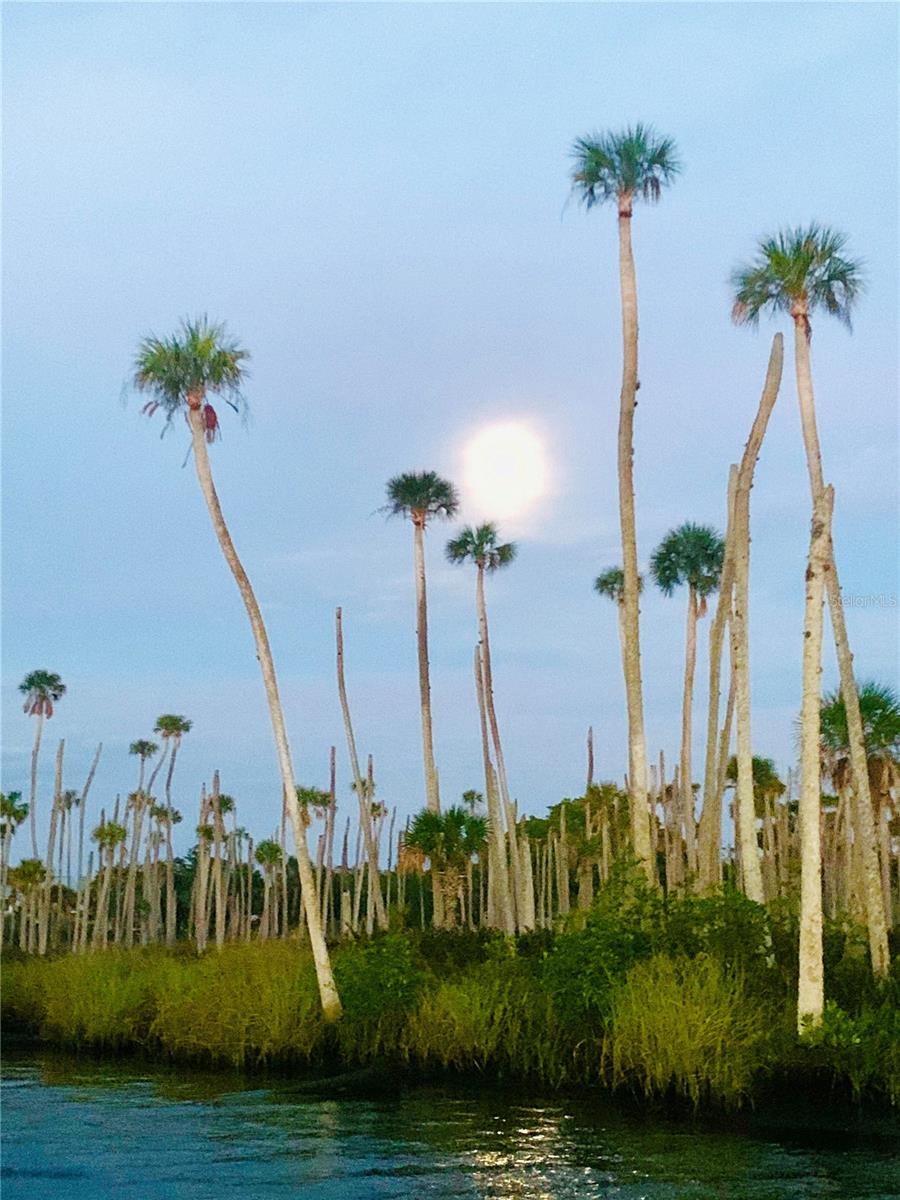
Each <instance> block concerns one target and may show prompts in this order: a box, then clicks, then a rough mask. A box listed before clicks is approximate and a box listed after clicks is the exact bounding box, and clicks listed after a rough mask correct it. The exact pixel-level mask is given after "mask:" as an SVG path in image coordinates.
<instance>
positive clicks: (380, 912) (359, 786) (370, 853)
mask: <svg viewBox="0 0 900 1200" xmlns="http://www.w3.org/2000/svg"><path fill="white" fill-rule="evenodd" d="M334 619H335V640H336V645H337V681H338V694H339V696H340V700H341V712H342V713H343V716H344V733H345V734H346V736H347V749H348V751H349V752H350V769H351V770H352V772H353V786H354V788H355V790H356V798H357V800H358V801H359V823H360V826H361V827H362V833H363V839H364V841H365V847H366V857H367V858H368V860H369V871H370V872H371V873H372V877H373V878H376V879H377V872H378V852H377V850H376V848H375V838H374V835H373V832H372V797H371V796H368V795H367V794H366V787H365V781H364V780H363V777H362V773H361V771H360V767H359V755H358V754H357V752H356V738H355V737H354V736H353V723H352V721H351V719H350V704H349V701H348V699H347V685H346V681H345V678H344V628H343V617H342V613H341V610H340V608H338V609H337V610H336V611H335V617H334ZM372 899H373V900H374V904H375V912H374V914H373V915H374V919H375V922H376V924H377V925H378V928H379V929H387V914H386V912H385V911H384V901H383V899H382V896H381V888H380V887H375V888H373V889H372Z"/></svg>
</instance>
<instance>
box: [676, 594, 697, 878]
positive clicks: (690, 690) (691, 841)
mask: <svg viewBox="0 0 900 1200" xmlns="http://www.w3.org/2000/svg"><path fill="white" fill-rule="evenodd" d="M697 611H698V604H697V593H696V591H695V589H694V588H693V587H690V588H688V611H687V632H686V636H685V654H684V693H683V697H682V706H681V758H680V760H679V762H680V779H681V821H682V823H683V825H684V838H685V846H686V848H687V868H688V871H689V872H690V873H691V874H692V875H696V872H697V829H696V824H695V820H694V788H693V785H692V783H691V779H692V772H691V715H692V708H693V704H694V670H695V667H696V663H697Z"/></svg>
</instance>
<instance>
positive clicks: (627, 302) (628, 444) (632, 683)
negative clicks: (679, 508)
mask: <svg viewBox="0 0 900 1200" xmlns="http://www.w3.org/2000/svg"><path fill="white" fill-rule="evenodd" d="M631 208H632V197H631V196H630V195H628V194H624V195H622V196H620V197H619V288H620V293H621V300H622V351H623V360H622V389H621V393H620V397H619V438H618V459H619V521H620V525H621V531H622V568H623V575H624V586H623V598H622V610H623V621H624V653H623V664H622V665H623V669H624V674H625V695H626V701H627V708H628V780H629V785H630V791H631V828H632V840H633V843H634V853H635V856H636V857H637V858H638V859H639V860H640V862H641V864H642V865H643V868H644V871H645V873H646V875H647V878H648V879H649V880H651V882H652V881H653V880H654V879H655V878H656V865H655V863H654V862H653V856H652V854H651V849H650V817H649V813H648V809H647V748H646V739H645V736H644V700H643V690H642V685H641V646H640V599H639V592H638V588H639V583H638V566H637V535H636V530H635V515H634V410H635V408H636V406H637V390H638V387H639V386H640V385H639V382H638V314H637V280H636V277H635V270H634V255H633V253H632V248H631Z"/></svg>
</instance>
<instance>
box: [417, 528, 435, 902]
mask: <svg viewBox="0 0 900 1200" xmlns="http://www.w3.org/2000/svg"><path fill="white" fill-rule="evenodd" d="M413 549H414V555H415V571H416V644H417V648H418V655H419V703H420V706H421V709H422V754H423V758H424V762H425V803H426V805H427V807H428V808H429V809H430V810H431V811H432V812H440V811H441V798H440V794H439V789H438V777H437V768H436V767H435V764H434V735H433V732H432V724H431V682H430V679H429V674H428V602H427V597H426V593H425V522H424V520H421V519H414V520H413ZM439 891H440V889H439V888H436V889H435V897H437V895H438V892H439Z"/></svg>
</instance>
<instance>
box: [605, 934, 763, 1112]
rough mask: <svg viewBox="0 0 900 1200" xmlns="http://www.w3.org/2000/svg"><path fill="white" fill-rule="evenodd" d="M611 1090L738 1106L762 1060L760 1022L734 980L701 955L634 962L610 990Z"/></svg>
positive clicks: (759, 1013) (755, 1009) (726, 970)
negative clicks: (632, 1088)
mask: <svg viewBox="0 0 900 1200" xmlns="http://www.w3.org/2000/svg"><path fill="white" fill-rule="evenodd" d="M609 1060H610V1063H611V1067H612V1083H613V1086H619V1085H622V1084H630V1085H632V1086H636V1087H637V1089H638V1090H639V1091H640V1092H642V1093H643V1094H644V1095H645V1096H654V1095H656V1096H661V1095H666V1094H667V1093H670V1092H674V1093H675V1094H677V1095H681V1096H683V1097H686V1098H687V1099H689V1100H691V1101H692V1102H693V1103H694V1104H695V1105H699V1104H700V1103H701V1101H704V1100H712V1101H715V1102H717V1103H719V1104H738V1103H740V1102H741V1101H742V1100H743V1099H745V1098H746V1097H747V1096H748V1095H749V1094H750V1092H751V1089H752V1084H753V1079H754V1076H755V1075H756V1074H757V1072H759V1071H760V1070H761V1069H762V1068H763V1066H764V1065H765V1062H766V1019H765V1014H764V1012H763V1011H762V1010H761V1009H760V1008H759V1007H758V1006H757V1005H755V1004H754V1003H752V1002H751V1001H750V999H749V998H748V996H747V994H746V992H745V990H744V986H743V984H742V981H741V978H740V976H739V975H738V974H737V973H736V972H735V971H733V970H731V969H729V968H727V967H724V966H723V965H722V964H721V963H720V962H719V961H718V960H717V959H715V958H712V957H709V956H707V955H700V956H698V957H697V958H693V959H690V958H674V959H673V958H667V957H663V956H662V955H656V956H654V957H653V958H650V959H648V960H647V961H646V962H640V963H637V964H636V965H635V966H634V967H632V968H631V970H630V971H629V972H628V975H627V977H626V979H625V982H624V983H623V984H621V985H620V986H619V987H618V988H617V989H616V990H615V992H614V993H613V997H612V1022H611V1028H610V1034H609Z"/></svg>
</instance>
